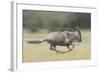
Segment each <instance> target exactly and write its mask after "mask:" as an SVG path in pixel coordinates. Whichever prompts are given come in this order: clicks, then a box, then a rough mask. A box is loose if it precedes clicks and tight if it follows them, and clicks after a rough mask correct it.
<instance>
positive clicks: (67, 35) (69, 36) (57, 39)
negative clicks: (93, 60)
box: [28, 27, 82, 53]
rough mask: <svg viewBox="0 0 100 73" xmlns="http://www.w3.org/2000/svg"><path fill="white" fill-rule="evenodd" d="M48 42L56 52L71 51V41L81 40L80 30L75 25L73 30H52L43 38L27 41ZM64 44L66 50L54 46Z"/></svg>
mask: <svg viewBox="0 0 100 73" xmlns="http://www.w3.org/2000/svg"><path fill="white" fill-rule="evenodd" d="M44 41H46V42H48V43H49V44H50V48H49V49H50V50H53V51H55V52H56V53H66V52H70V51H72V49H73V48H74V46H75V45H74V44H73V42H81V41H82V38H81V32H80V30H79V28H78V27H77V28H76V29H75V30H74V31H64V30H63V31H59V32H52V33H50V34H49V35H48V36H47V37H46V38H45V39H44V40H42V41H39V40H34V41H29V42H28V43H42V42H44ZM57 45H59V46H66V47H67V48H68V51H59V50H57V49H56V46H57Z"/></svg>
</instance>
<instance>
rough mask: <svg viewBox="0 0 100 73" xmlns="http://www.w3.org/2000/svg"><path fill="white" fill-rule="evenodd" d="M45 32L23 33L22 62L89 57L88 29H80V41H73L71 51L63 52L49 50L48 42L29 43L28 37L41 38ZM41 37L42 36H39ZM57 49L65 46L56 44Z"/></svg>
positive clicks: (62, 48)
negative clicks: (73, 44) (57, 52)
mask: <svg viewBox="0 0 100 73" xmlns="http://www.w3.org/2000/svg"><path fill="white" fill-rule="evenodd" d="M46 35H47V34H37V33H36V34H31V33H24V37H23V38H24V39H23V62H38V61H60V60H84V59H90V58H91V44H90V43H91V35H90V31H89V30H82V43H75V44H76V45H75V48H74V49H73V51H71V52H69V53H65V54H56V53H55V52H54V51H51V50H49V44H48V43H46V42H44V43H41V44H29V43H27V40H29V39H43V38H45V36H46ZM40 37H42V38H40ZM57 49H58V50H63V51H64V50H65V51H67V48H66V47H65V46H57Z"/></svg>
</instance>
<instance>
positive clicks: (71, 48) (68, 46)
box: [67, 44, 75, 52]
mask: <svg viewBox="0 0 100 73" xmlns="http://www.w3.org/2000/svg"><path fill="white" fill-rule="evenodd" d="M70 46H72V47H70ZM74 47H75V45H74V44H71V45H67V48H68V49H69V50H68V52H70V51H72V50H73V48H74Z"/></svg>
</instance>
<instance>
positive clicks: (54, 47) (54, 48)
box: [49, 45, 61, 54]
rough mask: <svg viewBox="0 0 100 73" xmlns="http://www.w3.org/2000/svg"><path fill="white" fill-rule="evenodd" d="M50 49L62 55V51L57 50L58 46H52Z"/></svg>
mask: <svg viewBox="0 0 100 73" xmlns="http://www.w3.org/2000/svg"><path fill="white" fill-rule="evenodd" d="M49 49H50V50H53V51H55V52H56V53H57V54H59V53H61V51H59V50H56V45H50V48H49Z"/></svg>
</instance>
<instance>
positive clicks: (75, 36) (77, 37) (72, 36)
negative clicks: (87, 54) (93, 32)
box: [64, 27, 82, 42]
mask: <svg viewBox="0 0 100 73" xmlns="http://www.w3.org/2000/svg"><path fill="white" fill-rule="evenodd" d="M64 33H66V38H67V39H69V40H71V41H78V42H81V41H82V37H81V32H80V30H79V28H78V27H77V28H75V30H73V31H64Z"/></svg>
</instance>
